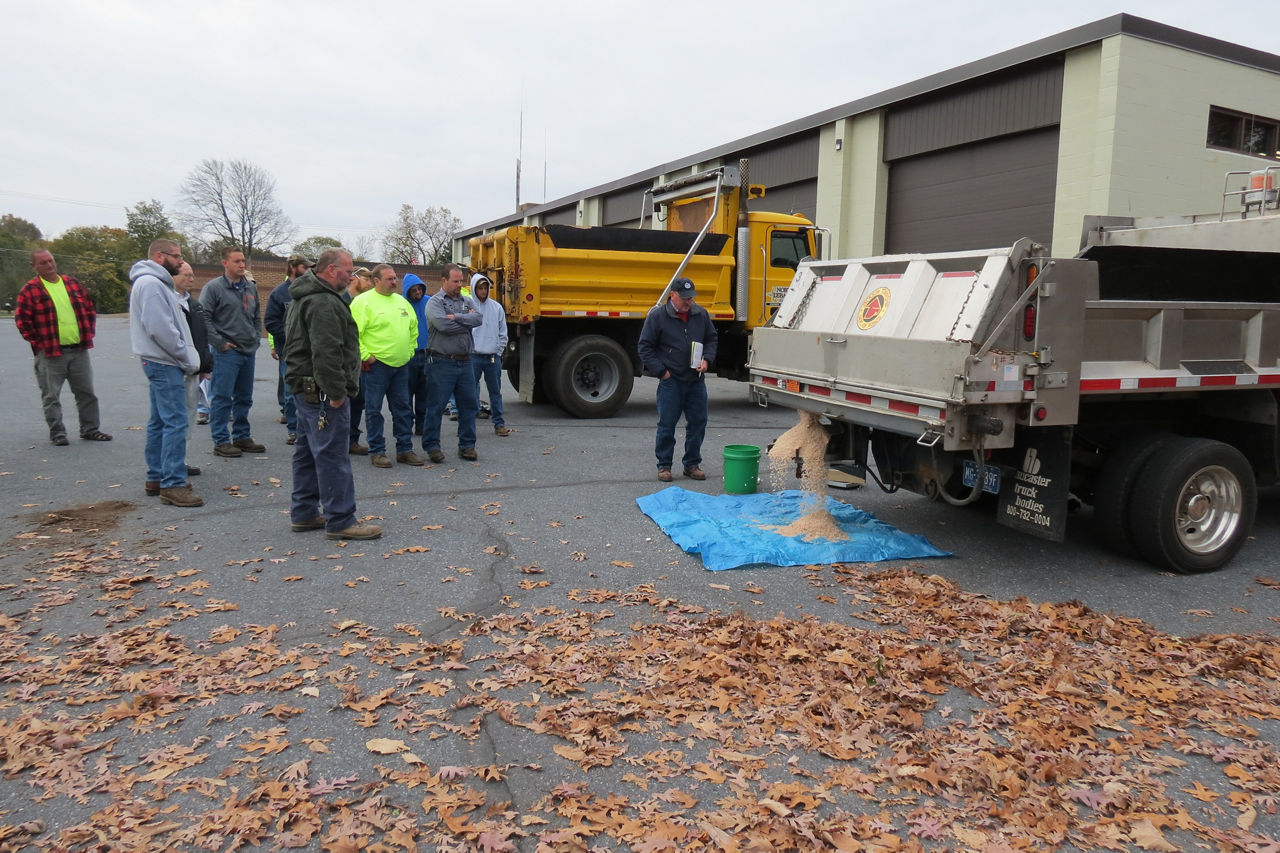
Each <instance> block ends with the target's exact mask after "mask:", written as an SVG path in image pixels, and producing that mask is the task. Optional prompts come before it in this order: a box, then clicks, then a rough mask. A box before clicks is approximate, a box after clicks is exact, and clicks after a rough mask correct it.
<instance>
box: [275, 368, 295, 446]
mask: <svg viewBox="0 0 1280 853" xmlns="http://www.w3.org/2000/svg"><path fill="white" fill-rule="evenodd" d="M279 365H280V379H279V381H278V382H277V383H276V399H277V400H279V401H280V414H282V415H284V428H285V429H286V430H288V431H289V432H290V433H296V432H297V431H298V410H297V408H295V407H294V405H293V394H291V393H290V392H289V389H288V387H287V386H286V385H285V382H284V374H285V363H284V359H283V358H281V359H280V361H279Z"/></svg>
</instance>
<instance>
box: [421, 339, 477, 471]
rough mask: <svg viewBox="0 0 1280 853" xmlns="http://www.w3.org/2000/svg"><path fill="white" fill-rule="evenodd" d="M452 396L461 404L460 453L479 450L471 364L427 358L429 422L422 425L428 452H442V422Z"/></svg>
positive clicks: (433, 357) (459, 421)
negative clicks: (446, 406)
mask: <svg viewBox="0 0 1280 853" xmlns="http://www.w3.org/2000/svg"><path fill="white" fill-rule="evenodd" d="M450 396H452V397H454V399H456V400H457V403H458V449H459V450H466V449H467V448H468V447H475V446H476V412H477V411H479V409H480V404H479V403H478V402H477V400H476V377H475V374H474V373H472V372H471V361H470V359H468V360H467V361H454V360H453V359H451V358H437V357H435V356H431V355H429V356H427V419H426V421H425V422H424V423H423V425H422V447H423V449H424V450H428V451H430V450H439V449H440V419H441V418H442V417H443V416H444V407H445V405H447V404H448V402H449V397H450Z"/></svg>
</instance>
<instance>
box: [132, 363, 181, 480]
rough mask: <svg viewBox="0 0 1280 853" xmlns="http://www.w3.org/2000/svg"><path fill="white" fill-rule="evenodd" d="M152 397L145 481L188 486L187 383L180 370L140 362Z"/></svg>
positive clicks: (169, 365) (145, 456)
mask: <svg viewBox="0 0 1280 853" xmlns="http://www.w3.org/2000/svg"><path fill="white" fill-rule="evenodd" d="M142 372H143V373H144V374H146V377H147V388H148V392H149V394H150V397H151V419H150V420H149V421H147V443H146V447H145V448H144V450H143V458H145V459H146V461H147V482H149V483H159V484H160V488H162V489H178V488H181V487H182V486H185V485H186V483H187V381H186V377H185V376H184V375H183V373H182V368H180V367H176V366H175V365H172V364H159V363H157V362H154V361H146V360H145V359H144V360H143V362H142Z"/></svg>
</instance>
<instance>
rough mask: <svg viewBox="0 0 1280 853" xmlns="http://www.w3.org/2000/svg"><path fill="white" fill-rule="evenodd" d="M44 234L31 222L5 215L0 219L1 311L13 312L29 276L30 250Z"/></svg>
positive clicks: (30, 272) (38, 242)
mask: <svg viewBox="0 0 1280 853" xmlns="http://www.w3.org/2000/svg"><path fill="white" fill-rule="evenodd" d="M42 236H43V235H42V234H41V233H40V229H39V228H37V227H36V225H35V223H34V222H29V221H28V220H26V219H23V218H22V217H20V216H14V215H13V214H12V213H6V214H4V215H3V216H0V309H2V310H5V311H9V310H12V308H13V306H14V304H15V303H16V302H17V299H18V291H19V290H21V289H22V285H23V284H25V283H26V282H27V280H28V279H30V278H31V276H32V271H31V251H32V250H33V249H36V248H39V246H40V239H41V237H42Z"/></svg>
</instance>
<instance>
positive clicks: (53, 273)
mask: <svg viewBox="0 0 1280 853" xmlns="http://www.w3.org/2000/svg"><path fill="white" fill-rule="evenodd" d="M31 268H32V269H34V270H35V271H36V277H35V278H33V279H31V281H29V282H27V283H26V285H24V286H23V288H22V290H20V291H18V307H17V309H16V310H15V311H14V314H13V319H14V321H15V324H16V325H17V327H18V333H19V334H20V335H22V337H23V339H25V340H26V342H27V343H29V344H31V352H32V354H34V355H35V359H36V364H35V369H36V382H37V383H38V384H39V386H40V400H41V403H42V405H43V406H44V419H45V422H46V423H48V425H49V440H50V441H52V442H53V443H54V444H56V445H58V446H59V447H64V446H66V444H67V430H66V427H64V426H63V425H62V403H61V402H60V400H59V397H60V396H61V395H62V385H63V383H68V384H70V385H71V393H72V394H73V395H75V398H76V410H77V412H78V413H79V416H80V437H81V438H83V439H86V440H87V441H110V440H111V436H110V435H108V434H107V433H105V432H103V431H102V430H100V429H99V428H98V427H99V426H100V424H99V422H98V397H97V395H96V394H94V393H93V368H92V366H91V365H90V363H89V350H90V349H92V348H93V333H94V331H95V330H96V329H97V325H98V311H97V309H96V308H95V307H94V305H93V300H92V299H90V298H89V293H88V292H87V291H86V290H85V289H84V286H83V285H82V284H80V282H78V281H76V280H75V279H74V278H72V277H71V276H60V275H58V264H57V262H56V261H54V259H53V255H52V254H51V253H50V252H49V251H48V250H47V249H37V250H36V251H34V252H32V253H31Z"/></svg>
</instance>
